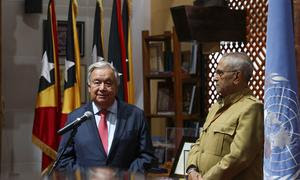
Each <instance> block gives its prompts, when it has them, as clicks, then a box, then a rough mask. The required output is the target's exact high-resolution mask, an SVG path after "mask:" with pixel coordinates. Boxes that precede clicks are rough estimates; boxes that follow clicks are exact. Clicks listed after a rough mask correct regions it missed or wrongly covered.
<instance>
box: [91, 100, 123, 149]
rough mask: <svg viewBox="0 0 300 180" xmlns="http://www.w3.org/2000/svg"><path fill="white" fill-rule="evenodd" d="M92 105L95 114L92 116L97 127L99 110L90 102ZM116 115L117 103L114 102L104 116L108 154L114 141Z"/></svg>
mask: <svg viewBox="0 0 300 180" xmlns="http://www.w3.org/2000/svg"><path fill="white" fill-rule="evenodd" d="M92 105H93V111H94V113H95V114H94V116H95V119H96V124H97V126H98V125H99V122H100V115H99V112H100V111H101V108H100V107H97V106H96V104H95V103H94V102H92ZM117 114H118V103H117V101H116V100H115V101H114V103H113V105H112V106H111V107H109V108H108V109H107V114H106V123H107V130H108V149H107V151H108V152H107V153H108V154H109V151H110V147H111V144H112V141H113V139H114V134H115V130H116V125H117ZM98 128H99V126H98Z"/></svg>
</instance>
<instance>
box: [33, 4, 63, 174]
mask: <svg viewBox="0 0 300 180" xmlns="http://www.w3.org/2000/svg"><path fill="white" fill-rule="evenodd" d="M44 28H45V33H44V44H43V57H42V68H41V76H40V79H39V88H38V95H37V99H36V107H35V114H34V123H33V128H32V141H33V143H34V144H36V145H37V146H38V147H39V148H40V149H41V150H42V153H43V157H42V171H44V172H45V171H46V170H47V168H48V167H49V165H50V164H51V163H52V162H53V161H54V160H55V158H56V151H57V148H58V144H59V140H58V136H57V135H56V132H57V130H58V129H59V128H60V126H59V125H60V122H59V121H60V113H61V106H60V89H59V87H60V86H59V82H60V78H59V62H58V56H57V33H56V17H55V6H54V0H50V1H49V5H48V16H47V20H46V21H45V24H44Z"/></svg>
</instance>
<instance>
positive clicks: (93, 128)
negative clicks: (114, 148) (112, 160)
mask: <svg viewBox="0 0 300 180" xmlns="http://www.w3.org/2000/svg"><path fill="white" fill-rule="evenodd" d="M87 111H91V112H92V113H93V114H95V112H94V111H93V106H92V103H90V104H89V105H88V106H87ZM87 122H88V123H86V125H87V128H88V131H89V132H90V133H91V137H92V138H93V139H94V140H93V141H94V142H95V143H96V144H97V147H98V148H99V150H100V151H101V153H102V154H106V153H105V150H104V147H103V145H102V142H101V140H100V136H99V132H98V127H97V124H96V119H95V115H94V116H93V117H92V119H91V121H87Z"/></svg>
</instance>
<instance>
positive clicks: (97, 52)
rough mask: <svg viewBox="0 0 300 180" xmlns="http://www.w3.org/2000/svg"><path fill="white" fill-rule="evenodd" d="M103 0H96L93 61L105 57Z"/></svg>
mask: <svg viewBox="0 0 300 180" xmlns="http://www.w3.org/2000/svg"><path fill="white" fill-rule="evenodd" d="M103 24H104V23H103V0H96V8H95V17H94V35H93V45H92V49H93V53H92V57H93V63H94V62H98V61H101V60H103V59H104V55H103Z"/></svg>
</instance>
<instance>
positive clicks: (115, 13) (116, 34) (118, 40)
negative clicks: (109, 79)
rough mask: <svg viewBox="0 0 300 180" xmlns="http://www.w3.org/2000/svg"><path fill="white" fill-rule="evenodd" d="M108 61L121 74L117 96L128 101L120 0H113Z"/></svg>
mask: <svg viewBox="0 0 300 180" xmlns="http://www.w3.org/2000/svg"><path fill="white" fill-rule="evenodd" d="M108 61H109V62H111V63H112V64H113V65H114V67H116V69H117V70H118V71H119V73H120V75H121V76H120V86H119V89H118V98H119V99H121V100H124V101H126V102H128V89H127V81H128V76H127V64H126V47H125V40H124V31H123V23H122V16H121V0H114V1H113V8H112V15H111V24H110V33H109V44H108Z"/></svg>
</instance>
